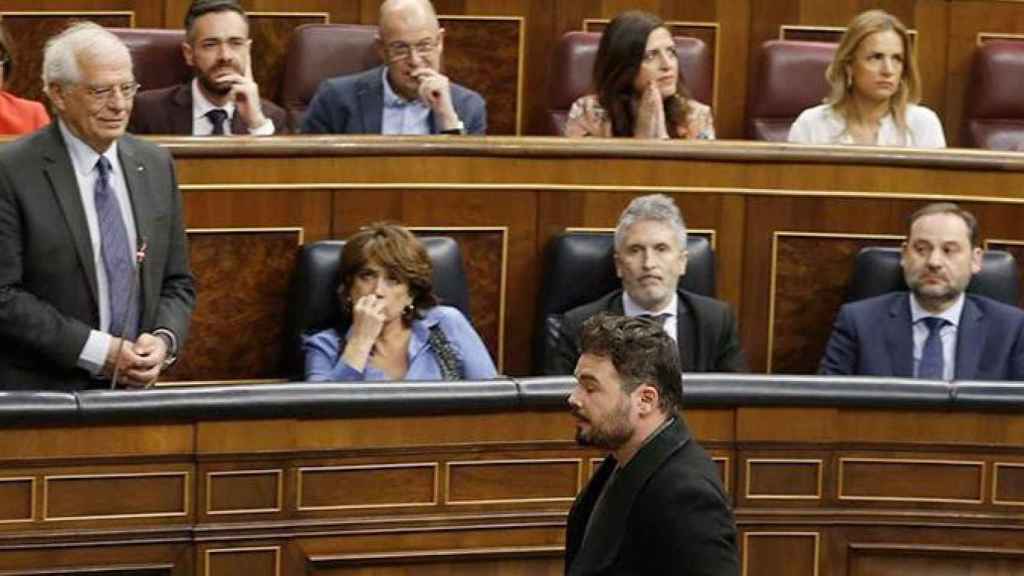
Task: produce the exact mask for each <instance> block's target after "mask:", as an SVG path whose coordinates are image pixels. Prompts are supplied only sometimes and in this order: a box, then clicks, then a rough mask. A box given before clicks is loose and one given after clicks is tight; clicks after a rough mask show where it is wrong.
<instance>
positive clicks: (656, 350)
mask: <svg viewBox="0 0 1024 576" xmlns="http://www.w3.org/2000/svg"><path fill="white" fill-rule="evenodd" d="M580 349H581V351H582V352H583V353H584V354H594V355H596V356H601V357H603V358H608V359H609V360H611V362H612V365H613V366H615V370H616V371H617V372H618V373H619V376H621V377H622V388H623V390H622V391H623V392H625V393H627V394H628V393H630V392H632V391H633V390H635V389H636V387H637V386H639V385H641V384H647V385H650V386H653V387H654V388H655V389H657V390H658V406H659V407H660V408H661V410H662V412H664V413H666V414H675V413H678V412H679V411H680V410H682V408H683V381H682V370H681V369H680V367H679V350H678V349H677V347H676V343H675V341H674V340H672V338H671V337H670V336H669V335H668V334H666V333H665V330H664V328H662V326H661V324H659V323H658V322H657V321H655V320H652V319H650V318H641V317H632V318H631V317H628V316H613V315H611V314H607V313H603V312H602V313H600V314H597V315H596V316H592V317H591V318H590V319H588V320H587V321H586V322H584V323H583V335H582V341H581V345H580Z"/></svg>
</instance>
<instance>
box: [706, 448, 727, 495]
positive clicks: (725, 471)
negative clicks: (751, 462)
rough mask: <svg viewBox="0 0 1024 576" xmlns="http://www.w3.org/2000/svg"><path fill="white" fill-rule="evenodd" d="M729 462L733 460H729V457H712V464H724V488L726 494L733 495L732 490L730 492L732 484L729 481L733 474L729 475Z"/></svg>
mask: <svg viewBox="0 0 1024 576" xmlns="http://www.w3.org/2000/svg"><path fill="white" fill-rule="evenodd" d="M729 460H731V458H729V457H728V456H712V457H711V461H712V462H722V463H724V466H722V488H724V489H725V491H726V493H729V494H731V493H732V490H730V486H731V484H732V482H730V481H729V479H730V478H731V474H729V467H730V464H729Z"/></svg>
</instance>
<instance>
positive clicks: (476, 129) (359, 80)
mask: <svg viewBox="0 0 1024 576" xmlns="http://www.w3.org/2000/svg"><path fill="white" fill-rule="evenodd" d="M383 74H384V67H383V66H378V67H376V68H372V69H370V70H367V71H365V72H359V73H358V74H350V75H348V76H338V77H336V78H329V79H327V80H324V81H323V82H321V83H320V87H319V88H317V90H316V94H315V95H314V96H313V101H312V102H310V103H309V109H308V110H306V116H305V118H304V119H303V121H302V132H303V133H306V134H380V133H381V123H382V116H383V114H384V80H383ZM450 86H451V91H452V105H453V106H454V107H455V113H456V114H458V115H459V119H460V120H462V123H463V125H464V126H465V130H466V134H480V135H483V134H485V133H487V105H486V104H485V103H484V99H483V97H482V96H480V95H479V94H477V93H476V92H474V91H472V90H470V89H469V88H465V87H463V86H459V85H458V84H456V83H454V82H452V83H451V84H450ZM430 131H431V133H433V134H437V131H438V130H437V125H436V124H435V123H434V114H433V113H431V114H430Z"/></svg>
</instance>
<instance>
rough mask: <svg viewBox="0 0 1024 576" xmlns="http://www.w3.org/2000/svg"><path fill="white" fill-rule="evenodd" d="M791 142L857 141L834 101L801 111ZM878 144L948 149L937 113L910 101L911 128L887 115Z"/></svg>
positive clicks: (851, 142)
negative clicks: (899, 125)
mask: <svg viewBox="0 0 1024 576" xmlns="http://www.w3.org/2000/svg"><path fill="white" fill-rule="evenodd" d="M789 141H790V142H795V143H797V144H855V142H854V141H853V137H852V136H850V133H849V132H847V131H846V119H845V118H843V117H842V116H841V115H840V114H839V113H837V112H836V111H835V110H833V109H832V105H831V104H821V105H819V106H815V107H814V108H808V109H807V110H804V111H803V112H801V113H800V116H798V117H797V119H796V122H793V126H792V127H790V129H789ZM875 144H877V145H879V146H908V147H910V148H945V147H946V137H945V136H944V135H943V133H942V123H941V122H939V117H938V116H937V115H936V114H935V112H932V111H931V110H929V109H928V108H925V107H924V106H917V105H915V104H908V105H907V131H906V132H904V131H902V130H900V129H899V127H898V126H897V125H896V122H895V121H894V120H893V118H892V114H887V115H886V116H885V117H884V118H882V123H881V126H879V128H878V139H877V142H875Z"/></svg>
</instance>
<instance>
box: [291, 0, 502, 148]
mask: <svg viewBox="0 0 1024 576" xmlns="http://www.w3.org/2000/svg"><path fill="white" fill-rule="evenodd" d="M379 26H380V30H379V37H378V38H377V51H378V53H379V54H380V57H381V60H383V61H384V62H386V63H387V66H378V67H377V68H373V69H371V70H367V71H366V72H360V73H358V74H351V75H348V76H339V77H337V78H330V79H328V80H324V81H323V83H321V84H320V87H319V88H318V89H317V91H316V95H314V96H313V101H312V102H310V104H309V110H308V111H307V112H306V117H305V119H304V121H303V122H302V132H305V133H307V134H484V133H486V132H487V107H486V105H485V104H484V99H483V98H482V97H481V96H480V95H479V94H477V93H476V92H474V91H472V90H470V89H468V88H465V87H463V86H459V85H458V84H455V83H454V82H450V81H449V80H448V77H447V76H445V75H444V74H442V73H441V54H442V52H443V51H444V30H443V29H442V28H441V27H440V25H439V24H438V22H437V15H436V14H435V12H434V7H433V6H432V5H431V4H430V2H429V0H386V1H385V2H383V3H382V4H381V6H380V19H379Z"/></svg>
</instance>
